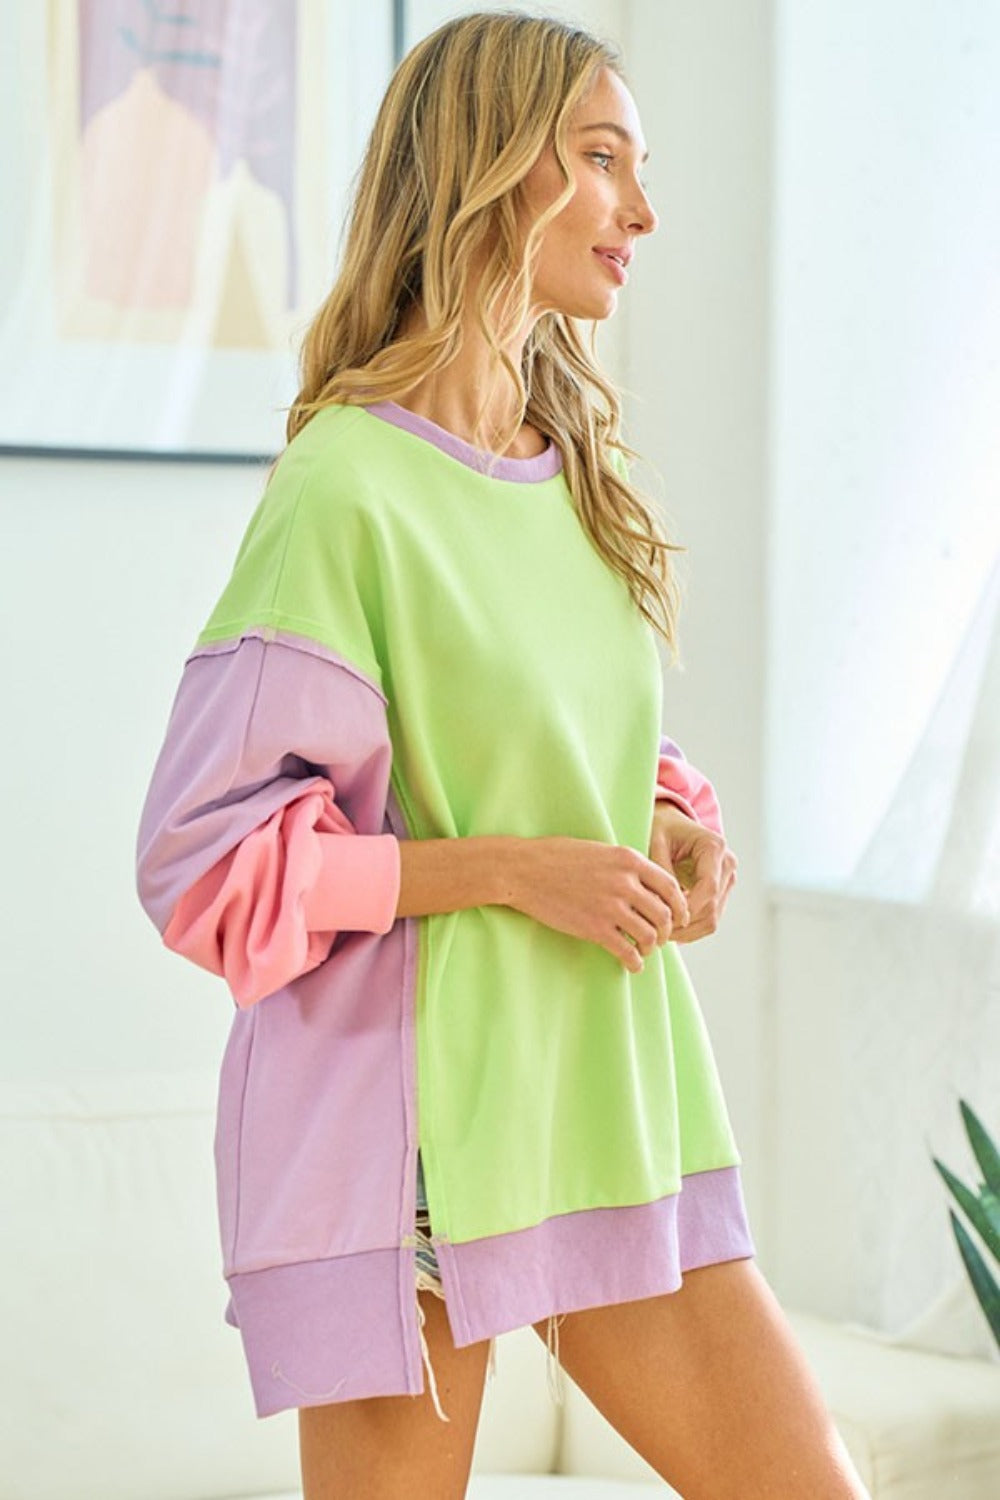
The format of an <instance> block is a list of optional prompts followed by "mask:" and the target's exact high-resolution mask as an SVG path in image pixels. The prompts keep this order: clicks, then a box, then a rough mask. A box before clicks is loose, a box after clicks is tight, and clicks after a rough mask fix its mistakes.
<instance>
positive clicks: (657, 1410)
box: [532, 1259, 870, 1500]
mask: <svg viewBox="0 0 1000 1500" xmlns="http://www.w3.org/2000/svg"><path fill="white" fill-rule="evenodd" d="M547 1324H548V1320H547V1319H543V1320H542V1321H541V1322H539V1323H534V1324H533V1325H532V1327H533V1328H534V1330H535V1332H536V1333H537V1334H538V1335H539V1337H540V1338H542V1339H544V1338H545V1337H546V1332H547ZM558 1353H559V1363H560V1364H561V1365H562V1366H563V1367H564V1369H565V1370H566V1372H567V1373H568V1374H569V1376H570V1377H571V1378H572V1380H573V1381H575V1383H576V1384H577V1385H578V1386H579V1387H580V1389H581V1390H582V1391H583V1392H584V1393H585V1394H586V1395H587V1396H588V1397H589V1399H590V1400H591V1401H592V1402H593V1403H594V1405H595V1406H596V1407H597V1408H598V1410H599V1411H601V1412H602V1413H603V1414H604V1416H605V1417H607V1419H608V1421H609V1422H610V1423H611V1425H612V1426H613V1427H615V1428H616V1429H617V1431H618V1432H620V1433H621V1435H622V1437H624V1438H625V1440H626V1442H628V1443H629V1444H630V1445H631V1446H632V1447H633V1448H634V1449H635V1450H636V1452H637V1453H639V1454H640V1455H641V1457H643V1458H644V1459H645V1460H646V1462H647V1463H648V1464H650V1465H652V1467H653V1468H654V1469H655V1470H656V1471H657V1473H658V1474H659V1475H660V1476H661V1478H663V1479H665V1480H666V1481H667V1483H668V1484H670V1485H673V1487H674V1488H675V1489H676V1490H679V1491H680V1493H681V1494H682V1495H683V1496H684V1497H685V1500H870V1497H869V1496H868V1491H867V1490H866V1489H865V1487H864V1484H863V1483H862V1481H861V1478H860V1476H859V1475H858V1473H857V1470H856V1469H855V1467H854V1465H853V1463H852V1461H851V1458H850V1455H849V1454H848V1451H847V1448H846V1447H845V1445H844V1443H843V1440H842V1439H841V1437H840V1434H839V1433H838V1432H837V1429H836V1427H835V1426H834V1423H833V1419H832V1417H831V1416H830V1413H829V1411H828V1410H827V1407H826V1405H825V1402H824V1400H823V1396H822V1393H821V1391H820V1388H819V1385H818V1383H817V1381H816V1377H815V1376H814V1374H813V1372H812V1370H811V1368H810V1366H809V1364H808V1363H807V1361H806V1357H805V1354H804V1353H803V1351H802V1348H801V1346H800V1345H799V1343H798V1341H797V1339H796V1338H795V1335H794V1332H793V1330H792V1328H791V1326H790V1324H789V1322H788V1319H787V1318H786V1317H785V1314H784V1311H783V1309H782V1307H781V1305H780V1303H779V1302H778V1300H777V1298H776V1297H775V1295H774V1292H773V1291H772V1290H771V1287H770V1286H769V1285H768V1283H767V1281H766V1280H765V1278H764V1276H763V1274H762V1272H761V1271H760V1269H759V1267H758V1266H757V1265H756V1263H755V1262H754V1261H753V1260H752V1259H746V1260H732V1261H723V1262H720V1263H719V1264H717V1265H710V1266H701V1267H700V1268H699V1269H697V1270H693V1271H687V1272H685V1273H684V1277H683V1285H682V1286H681V1287H680V1288H679V1289H678V1290H677V1291H676V1292H671V1293H668V1294H666V1295H664V1296H660V1297H645V1298H643V1299H642V1300H641V1301H637V1302H623V1303H620V1304H618V1305H616V1306H612V1307H598V1308H587V1309H586V1310H584V1311H582V1312H574V1313H567V1314H565V1316H564V1317H562V1318H561V1319H560V1320H559V1324H558Z"/></svg>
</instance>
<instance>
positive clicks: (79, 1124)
mask: <svg viewBox="0 0 1000 1500" xmlns="http://www.w3.org/2000/svg"><path fill="white" fill-rule="evenodd" d="M216 1087H217V1079H216V1075H215V1073H214V1072H211V1073H206V1072H197V1073H184V1074H177V1073H169V1074H135V1075H133V1074H122V1075H112V1076H96V1075H82V1076H79V1077H77V1078H76V1079H73V1080H64V1081H54V1082H25V1083H0V1181H2V1183H3V1187H4V1194H3V1212H2V1214H0V1273H2V1274H0V1327H2V1328H3V1330H4V1339H3V1354H4V1358H3V1360H2V1361H0V1452H2V1453H3V1465H2V1473H0V1500H12V1497H21V1496H24V1495H30V1496H31V1500H74V1497H76V1496H79V1497H80V1500H92V1497H93V1496H96V1495H100V1497H101V1500H216V1497H219V1500H221V1497H226V1500H229V1497H232V1496H234V1495H239V1494H245V1495H247V1496H264V1495H266V1494H268V1493H271V1494H282V1493H292V1494H296V1493H297V1486H298V1483H299V1459H298V1419H297V1414H296V1413H295V1412H294V1411H285V1412H279V1413H277V1414H276V1415H274V1416H271V1417H268V1418H266V1419H264V1420H260V1419H258V1418H257V1417H256V1415H255V1413H254V1408H253V1400H252V1395H251V1391H250V1385H249V1380H248V1378H247V1374H246V1369H245V1366H244V1361H243V1355H242V1351H241V1346H240V1339H239V1334H238V1332H237V1331H236V1330H235V1329H233V1328H231V1327H230V1326H229V1325H228V1324H227V1323H226V1322H225V1321H224V1318H223V1314H224V1311H225V1306H226V1300H227V1295H226V1286H225V1282H224V1281H223V1279H222V1274H221V1252H220V1247H219V1241H218V1228H217V1215H216V1203H215V1180H214V1163H213V1133H214V1115H215V1094H216ZM557 1446H558V1414H557V1410H556V1408H555V1407H554V1405H553V1403H552V1402H551V1400H550V1399H549V1396H548V1391H547V1389H546V1375H545V1346H544V1345H543V1344H542V1342H541V1341H540V1340H539V1339H538V1338H537V1336H536V1335H535V1334H534V1333H533V1332H532V1331H531V1329H518V1330H517V1331H516V1333H514V1334H508V1335H504V1337H503V1339H501V1340H500V1347H499V1348H498V1359H497V1375H496V1379H495V1381H493V1382H491V1383H490V1384H488V1385H487V1395H486V1400H485V1402H484V1412H483V1418H482V1420H481V1422H480V1432H479V1435H478V1438H477V1455H476V1456H477V1462H478V1464H479V1466H480V1467H481V1468H486V1469H491V1470H496V1471H502V1472H516V1471H518V1470H525V1471H528V1472H535V1471H543V1472H544V1471H546V1470H548V1469H550V1468H551V1467H552V1465H553V1461H554V1457H555V1454H556V1451H557Z"/></svg>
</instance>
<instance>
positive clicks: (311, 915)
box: [136, 631, 400, 1007]
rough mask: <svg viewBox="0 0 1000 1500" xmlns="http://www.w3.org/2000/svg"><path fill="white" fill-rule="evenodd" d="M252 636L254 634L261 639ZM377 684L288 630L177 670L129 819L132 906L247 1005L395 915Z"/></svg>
mask: <svg viewBox="0 0 1000 1500" xmlns="http://www.w3.org/2000/svg"><path fill="white" fill-rule="evenodd" d="M265 635H266V637H267V638H265ZM385 706H386V705H385V698H384V695H383V694H382V692H381V690H380V689H379V688H378V687H376V686H375V684H374V683H373V682H372V681H371V680H370V679H369V678H367V677H366V676H365V675H364V674H363V673H361V672H360V671H358V669H357V668H355V667H354V666H352V665H351V664H350V663H348V662H346V661H343V660H342V659H340V658H337V657H335V656H334V655H333V654H332V653H330V652H328V651H326V650H325V648H322V647H319V646H315V645H314V644H313V643H312V642H308V641H305V640H303V639H296V640H294V641H293V640H292V639H288V638H286V639H284V640H282V639H278V638H276V636H275V632H273V631H270V632H266V633H265V632H263V631H253V632H248V633H246V634H245V635H243V636H241V637H240V639H239V640H237V641H227V642H224V643H222V644H221V645H216V646H209V647H205V648H203V649H201V650H199V651H196V652H195V653H194V654H193V655H192V656H191V657H189V658H188V660H187V662H186V663H185V665H184V671H183V674H182V677H181V682H180V685H179V687H178V690H177V694H176V697H175V700H174V704H173V707H172V710H171V714H170V718H169V722H168V725H167V730H166V735H165V738H164V742H163V746H162V748H161V750H160V753H159V756H158V758H157V761H156V764H155V767H154V769H153V774H152V779H151V782H150V786H149V790H148V792H147V795H146V799H145V804H144V806H143V810H142V815H141V819H140V825H139V832H138V840H137V850H136V876H137V889H138V894H139V899H140V902H141V904H142V906H143V908H144V909H145V911H146V913H147V915H148V916H149V917H150V919H151V921H152V922H153V923H154V925H155V926H156V927H157V928H158V930H159V932H160V934H161V936H162V938H163V941H164V943H165V944H166V945H167V946H168V947H170V948H172V949H174V950H175V951H177V952H179V953H182V954H183V955H184V956H185V957H187V958H190V959H191V960H192V961H194V962H195V963H198V964H200V965H201V966H202V967H204V968H207V969H209V970H211V971H212V972H214V973H217V974H220V975H222V976H224V977H225V978H226V980H227V981H228V983H229V986H230V989H231V991H232V994H233V998H234V1000H235V1002H236V1004H237V1005H238V1006H240V1007H246V1006H249V1005H252V1004H254V1003H255V1002H256V1001H257V1000H259V999H262V998H263V997H264V996H265V995H269V994H272V993H274V992H275V991H276V990H278V989H281V988H282V987H283V986H284V985H286V984H288V983H289V982H290V981H291V980H292V979H294V978H296V977H297V976H298V975H300V974H302V973H306V972H308V970H310V969H312V968H315V967H317V966H318V964H320V963H322V962H323V961H324V959H325V958H326V957H328V956H329V952H330V949H331V947H332V945H333V942H334V940H335V939H336V937H337V935H338V933H339V932H341V931H344V930H350V931H360V932H371V933H383V932H387V931H388V930H389V928H390V927H391V926H392V924H393V922H394V921H395V911H396V906H397V902H398V895H399V882H400V856H399V844H398V841H397V839H396V837H395V835H393V834H392V833H391V832H389V831H387V825H386V820H385V812H386V800H387V796H388V787H389V776H390V770H391V764H392V747H391V745H390V742H389V738H388V732H387V726H386V714H385Z"/></svg>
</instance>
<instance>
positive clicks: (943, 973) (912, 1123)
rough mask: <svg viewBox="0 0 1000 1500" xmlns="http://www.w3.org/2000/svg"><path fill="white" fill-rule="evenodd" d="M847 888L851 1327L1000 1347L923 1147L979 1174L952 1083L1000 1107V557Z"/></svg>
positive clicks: (890, 1336)
mask: <svg viewBox="0 0 1000 1500" xmlns="http://www.w3.org/2000/svg"><path fill="white" fill-rule="evenodd" d="M886 892H891V893H892V894H891V898H890V899H888V900H886V899H884V897H885V893H886ZM844 894H845V895H847V896H848V897H856V898H858V899H856V900H848V901H847V902H845V907H844V914H843V927H842V933H843V940H844V953H843V959H844V964H845V983H844V985H843V991H842V992H843V996H844V1003H845V1005H846V1006H848V1007H849V1008H850V1011H851V1012H852V1014H851V1015H850V1018H849V1021H850V1024H847V1025H845V1026H843V1027H842V1028H841V1031H840V1035H841V1036H842V1039H843V1046H844V1048H845V1056H844V1058H843V1061H844V1063H845V1065H846V1068H847V1076H848V1077H850V1078H851V1080H857V1084H858V1087H857V1089H856V1091H855V1093H854V1097H853V1099H852V1106H853V1107H852V1110H851V1112H850V1116H849V1119H848V1121H847V1123H846V1130H847V1139H848V1143H849V1163H850V1165H849V1171H850V1173H851V1175H852V1179H853V1180H852V1189H853V1190H852V1192H851V1195H850V1201H851V1203H852V1209H853V1212H854V1213H855V1214H856V1215H857V1222H856V1223H855V1224H854V1225H852V1226H850V1232H851V1234H852V1236H853V1237H854V1240H855V1243H856V1245H857V1246H858V1250H859V1253H858V1255H857V1261H856V1265H857V1272H856V1274H857V1276H858V1278H859V1284H858V1285H857V1286H856V1288H855V1290H856V1293H857V1297H856V1305H857V1306H858V1307H859V1308H860V1309H861V1322H860V1324H859V1325H857V1326H861V1325H864V1326H867V1327H868V1328H870V1329H871V1330H876V1331H877V1332H878V1335H879V1336H881V1337H882V1338H884V1339H886V1340H888V1341H895V1342H900V1343H907V1344H911V1345H916V1346H918V1347H924V1348H931V1349H939V1350H941V1351H943V1352H948V1353H956V1354H959V1353H962V1354H979V1355H982V1356H985V1357H987V1358H992V1359H995V1360H998V1361H1000V1355H998V1353H997V1350H996V1346H995V1344H994V1341H993V1339H992V1336H991V1334H990V1332H989V1328H988V1326H987V1324H986V1320H985V1317H984V1316H983V1314H982V1312H981V1310H980V1309H979V1306H978V1303H977V1302H976V1301H975V1297H974V1294H973V1292H972V1289H971V1285H970V1284H969V1280H968V1275H967V1273H966V1271H965V1268H964V1265H963V1264H962V1262H961V1260H960V1258H959V1255H958V1249H957V1246H956V1244H955V1241H954V1236H953V1233H952V1229H951V1224H950V1221H949V1218H948V1212H947V1210H948V1207H949V1206H953V1207H955V1208H956V1211H957V1205H955V1204H954V1200H953V1199H952V1197H951V1195H950V1193H949V1192H948V1190H947V1188H946V1187H945V1184H944V1182H943V1181H942V1180H941V1178H940V1176H939V1174H938V1172H937V1170H936V1168H935V1167H934V1164H933V1162H932V1160H931V1158H932V1155H933V1156H937V1157H938V1158H939V1159H940V1160H941V1161H943V1162H944V1163H945V1165H947V1166H949V1167H950V1168H951V1169H952V1170H953V1171H954V1172H956V1173H957V1174H958V1176H959V1177H961V1178H963V1179H964V1180H965V1181H966V1182H967V1183H968V1184H969V1186H970V1187H972V1188H973V1189H975V1188H976V1187H977V1186H978V1183H979V1182H980V1180H981V1173H980V1171H979V1167H978V1164H977V1163H976V1161H975V1158H974V1157H973V1155H972V1152H971V1149H970V1147H969V1145H968V1141H967V1138H966V1134H965V1129H964V1125H963V1122H962V1119H961V1115H960V1111H959V1099H960V1098H963V1099H965V1100H966V1101H967V1102H968V1103H969V1104H970V1105H971V1107H972V1108H973V1109H974V1110H975V1112H976V1113H977V1114H978V1115H979V1117H980V1118H981V1119H982V1121H983V1124H984V1125H985V1126H986V1128H987V1129H988V1130H990V1131H991V1133H993V1134H994V1135H995V1134H996V1128H997V1125H998V1122H1000V559H998V561H997V563H996V565H995V566H994V568H993V571H992V573H991V574H990V575H989V576H988V579H987V582H986V585H985V587H984V589H983V591H982V594H981V596H980V599H979V601H978V603H977V606H976V608H975V610H974V612H973V614H972V616H971V619H970V623H969V626H968V629H967V631H966V633H965V635H964V638H963V639H962V642H961V646H960V649H959V650H958V652H957V653H956V655H955V658H954V663H953V666H952V669H951V671H950V673H949V674H948V677H947V680H946V682H945V685H944V688H943V690H942V692H941V693H940V695H939V697H938V700H937V702H936V704H935V706H934V709H933V712H932V713H931V716H930V718H929V721H928V723H927V727H926V730H925V732H924V734H923V736H922V737H921V739H920V740H919V742H918V744H917V746H916V749H915V751H914V754H913V756H912V758H911V760H910V763H909V765H908V767H907V769H906V772H905V774H904V776H903V777H902V779H901V781H900V783H899V785H898V788H897V790H896V793H895V795H894V797H893V798H892V801H891V804H890V806H889V808H888V811H887V813H886V815H885V817H884V818H883V819H882V821H881V823H880V825H879V826H878V827H877V829H876V831H875V832H874V834H873V836H872V837H871V839H870V840H869V842H868V845H867V847H866V848H865V850H864V852H863V854H862V856H861V858H860V859H859V860H858V862H857V865H856V868H855V870H854V872H853V875H852V876H851V877H850V879H849V880H848V881H847V882H846V884H845V886H844ZM918 1122H919V1123H918ZM973 1238H974V1239H976V1240H977V1244H978V1236H976V1235H974V1236H973ZM979 1248H980V1249H981V1248H982V1247H981V1246H980V1247H979ZM986 1258H987V1261H988V1262H991V1258H990V1257H989V1256H988V1255H987V1257H986ZM998 1274H1000V1273H998Z"/></svg>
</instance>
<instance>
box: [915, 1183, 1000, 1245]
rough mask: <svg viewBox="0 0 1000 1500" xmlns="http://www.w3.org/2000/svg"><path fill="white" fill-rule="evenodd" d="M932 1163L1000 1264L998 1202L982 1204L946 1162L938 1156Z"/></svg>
mask: <svg viewBox="0 0 1000 1500" xmlns="http://www.w3.org/2000/svg"><path fill="white" fill-rule="evenodd" d="M932 1161H933V1162H934V1165H935V1166H936V1167H937V1169H938V1171H939V1172H940V1173H941V1176H942V1177H943V1178H944V1180H945V1182H946V1183H947V1184H948V1187H949V1188H950V1189H951V1191H952V1193H953V1194H954V1196H955V1198H956V1199H957V1200H958V1202H959V1204H960V1205H961V1207H962V1208H964V1209H965V1212H966V1215H967V1217H968V1219H969V1223H970V1224H971V1225H972V1226H973V1228H974V1229H976V1230H977V1231H978V1232H979V1235H980V1237H981V1239H982V1242H983V1244H984V1245H985V1246H986V1248H987V1250H989V1252H990V1254H991V1255H992V1256H993V1258H994V1260H995V1261H997V1262H998V1263H1000V1215H998V1214H997V1213H996V1209H995V1207H994V1205H997V1203H998V1200H997V1199H995V1198H994V1199H993V1200H992V1204H989V1203H984V1202H982V1201H981V1200H980V1199H979V1198H977V1197H976V1195H975V1193H974V1192H973V1191H972V1190H971V1188H969V1187H967V1186H966V1184H965V1183H964V1182H963V1181H962V1180H961V1178H959V1177H956V1176H955V1174H954V1172H951V1171H949V1169H948V1168H947V1167H946V1166H945V1164H944V1162H942V1161H939V1160H938V1158H937V1157H936V1156H935V1157H932Z"/></svg>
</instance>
